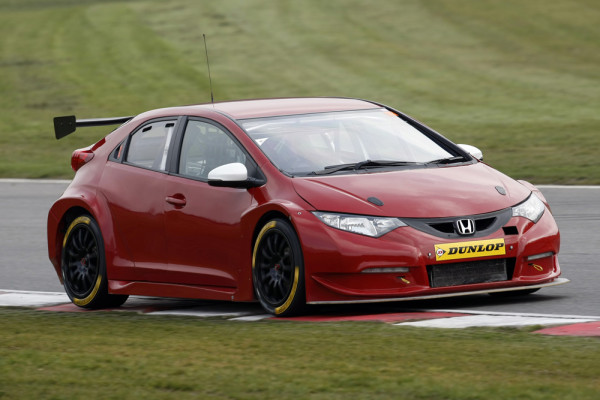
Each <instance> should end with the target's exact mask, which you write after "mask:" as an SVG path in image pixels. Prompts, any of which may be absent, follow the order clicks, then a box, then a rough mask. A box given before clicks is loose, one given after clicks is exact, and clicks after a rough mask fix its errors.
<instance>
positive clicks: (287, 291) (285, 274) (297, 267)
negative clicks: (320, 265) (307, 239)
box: [252, 219, 306, 317]
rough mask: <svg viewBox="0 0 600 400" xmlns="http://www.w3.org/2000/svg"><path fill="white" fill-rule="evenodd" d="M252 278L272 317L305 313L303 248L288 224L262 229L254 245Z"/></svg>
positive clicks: (281, 222)
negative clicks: (303, 311)
mask: <svg viewBox="0 0 600 400" xmlns="http://www.w3.org/2000/svg"><path fill="white" fill-rule="evenodd" d="M252 278H253V281H254V289H255V292H256V296H257V298H258V300H259V301H260V303H261V305H262V306H263V308H264V309H265V310H266V311H268V312H269V313H271V314H274V315H276V316H282V317H283V316H290V315H294V314H298V313H300V312H301V311H302V310H303V308H304V306H305V301H306V300H305V299H306V295H305V289H304V261H303V258H302V248H301V247H300V241H299V240H298V236H297V235H296V232H295V231H294V228H292V226H291V225H290V224H289V223H288V222H287V221H285V220H283V219H273V220H271V221H269V222H267V223H266V224H265V225H264V226H263V228H262V229H261V231H260V233H259V234H258V237H257V239H256V243H255V244H254V252H253V256H252Z"/></svg>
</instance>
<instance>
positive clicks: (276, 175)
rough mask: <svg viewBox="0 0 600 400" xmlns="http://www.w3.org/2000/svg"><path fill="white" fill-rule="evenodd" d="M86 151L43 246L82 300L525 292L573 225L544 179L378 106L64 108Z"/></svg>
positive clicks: (274, 303)
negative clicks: (80, 112) (557, 217)
mask: <svg viewBox="0 0 600 400" xmlns="http://www.w3.org/2000/svg"><path fill="white" fill-rule="evenodd" d="M109 124H122V125H121V126H120V127H118V128H117V129H116V130H114V131H113V132H112V133H110V134H109V135H108V136H106V137H105V138H104V139H102V140H100V141H99V142H98V143H96V144H94V145H92V146H90V147H87V148H84V149H79V150H76V151H75V152H74V153H73V156H72V159H71V165H72V167H73V169H74V170H75V171H77V173H76V175H75V178H74V179H73V181H72V183H71V184H70V186H69V187H68V189H67V190H66V191H65V193H64V194H63V195H62V196H61V198H60V199H58V200H57V201H56V203H54V205H53V206H52V208H51V209H50V212H49V215H48V250H49V256H50V260H51V261H52V264H53V265H54V268H55V269H56V273H57V274H58V277H59V279H60V280H61V282H62V283H63V284H64V287H65V291H66V292H67V294H68V295H69V297H70V298H71V299H72V301H73V303H75V304H76V305H78V306H81V307H87V308H101V307H115V306H119V305H121V304H122V303H123V302H125V300H126V299H127V296H128V295H143V296H164V297H180V298H198V299H215V300H230V301H253V300H258V301H260V303H261V305H262V306H263V307H264V309H265V310H266V311H268V312H270V313H273V314H275V315H278V316H285V315H292V314H297V313H299V312H301V310H302V308H303V306H304V305H305V304H306V303H310V304H320V303H359V302H383V301H398V300H407V299H430V298H438V297H446V296H456V295H464V294H472V293H501V294H505V293H506V292H510V291H514V293H518V294H524V293H530V292H533V291H536V290H538V289H539V288H542V287H546V286H552V285H557V284H561V283H566V282H568V280H567V279H563V278H559V275H560V267H559V264H558V259H557V254H558V251H559V244H560V235H559V231H558V228H557V225H556V223H555V221H554V218H553V217H552V214H551V212H550V208H549V207H548V204H547V202H546V200H545V198H544V196H543V195H542V194H541V193H540V191H539V190H538V189H536V188H535V187H534V186H533V185H531V184H529V183H527V182H523V181H515V180H513V179H511V178H509V177H507V176H506V175H503V174H502V173H500V172H498V171H496V170H494V169H493V168H491V167H489V166H488V165H486V164H484V163H483V162H481V158H482V155H481V152H480V151H479V150H477V149H476V148H475V147H472V146H467V145H456V144H454V143H452V142H451V141H449V140H448V139H446V138H445V137H443V136H442V135H440V134H438V133H436V132H434V131H433V130H431V129H430V128H428V127H426V126H424V125H422V124H421V123H419V122H417V121H415V120H414V119H412V118H410V117H408V116H407V115H405V114H403V113H401V112H399V111H397V110H394V109H392V108H390V107H387V106H385V105H382V104H378V103H374V102H369V101H364V100H357V99H344V98H289V99H264V100H246V101H231V102H222V103H214V104H203V105H193V106H185V107H174V108H165V109H159V110H153V111H149V112H146V113H143V114H140V115H138V116H136V117H120V118H105V119H92V120H77V119H76V118H75V117H74V116H69V117H57V118H55V119H54V125H55V132H56V137H57V138H61V137H64V136H66V135H68V134H69V133H71V132H73V131H75V129H76V128H77V127H80V126H90V125H109Z"/></svg>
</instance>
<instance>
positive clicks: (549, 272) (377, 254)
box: [294, 210, 568, 303]
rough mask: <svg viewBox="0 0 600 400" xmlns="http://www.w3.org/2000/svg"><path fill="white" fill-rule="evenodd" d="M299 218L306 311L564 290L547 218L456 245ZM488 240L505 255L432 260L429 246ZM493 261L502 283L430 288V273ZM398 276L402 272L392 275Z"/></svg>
mask: <svg viewBox="0 0 600 400" xmlns="http://www.w3.org/2000/svg"><path fill="white" fill-rule="evenodd" d="M303 214H304V216H303V217H295V218H294V223H295V225H296V228H297V231H298V233H299V236H300V240H301V242H302V247H303V252H304V261H305V262H304V264H305V274H306V300H307V302H308V303H355V302H383V301H399V300H414V299H427V298H439V297H449V296H459V295H467V294H476V293H490V292H497V291H511V290H523V289H536V288H540V287H547V286H554V285H557V284H562V283H566V282H568V280H566V279H558V277H559V276H560V274H561V271H560V266H559V263H558V256H557V254H558V252H559V248H560V234H559V231H558V227H557V226H556V223H555V221H554V218H553V217H552V215H551V213H550V212H549V210H546V211H545V212H544V215H543V216H542V217H541V218H540V220H539V221H538V222H537V223H535V224H534V223H533V222H531V221H529V220H527V219H525V218H522V217H512V218H511V219H510V220H509V221H508V222H507V223H506V224H505V225H504V227H503V228H501V229H499V230H498V231H496V232H494V233H493V234H490V235H489V236H486V237H482V238H477V239H469V238H465V239H460V240H457V239H443V238H440V237H436V236H433V235H430V234H428V233H424V232H422V231H419V230H416V229H414V228H411V227H402V228H398V229H396V230H394V231H392V232H390V233H388V234H386V235H384V236H382V237H379V238H371V237H367V236H361V235H357V234H353V233H349V232H344V231H340V230H337V229H333V228H330V227H327V226H326V225H325V224H323V223H322V222H320V221H319V220H318V219H317V218H316V217H314V216H312V214H310V213H303ZM505 227H511V228H510V229H504V228H505ZM493 239H502V241H503V243H504V245H505V254H502V255H491V256H485V257H476V256H473V255H472V254H465V255H464V257H462V258H461V259H459V260H450V261H438V260H436V252H435V248H436V247H435V246H436V245H440V244H442V245H443V244H448V243H453V242H457V241H458V242H461V241H464V242H468V241H473V240H477V241H479V240H483V241H485V240H493ZM540 255H542V257H539V256H540ZM532 257H533V259H531V258H532ZM536 257H539V258H536ZM493 259H506V260H507V262H506V264H507V265H508V268H507V269H508V272H507V277H506V279H504V280H496V281H485V282H481V283H469V284H456V285H454V286H442V287H433V286H434V285H432V282H431V268H432V266H443V265H448V266H450V264H452V263H455V262H457V261H459V262H465V263H470V262H474V263H477V262H479V261H481V260H493ZM372 268H376V269H377V271H384V270H386V268H393V270H391V271H394V272H380V273H365V271H366V270H367V271H368V270H369V269H372ZM399 270H401V271H402V272H397V271H399Z"/></svg>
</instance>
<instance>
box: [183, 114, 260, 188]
mask: <svg viewBox="0 0 600 400" xmlns="http://www.w3.org/2000/svg"><path fill="white" fill-rule="evenodd" d="M246 161H247V159H246V154H245V153H244V152H243V151H242V150H241V149H240V148H239V147H238V145H237V144H236V143H235V142H234V141H233V140H232V139H231V138H230V137H229V136H228V135H227V134H226V133H225V131H223V130H222V129H220V128H218V127H217V126H215V125H211V124H208V123H206V122H202V121H194V120H190V121H189V122H188V124H187V126H186V128H185V133H184V136H183V144H182V146H181V157H180V159H179V173H180V174H181V175H186V176H190V177H193V178H200V179H206V178H207V177H208V173H209V172H210V171H212V170H213V169H215V168H217V167H219V166H221V165H225V164H230V163H235V162H239V163H242V164H247V163H246ZM247 167H248V165H247Z"/></svg>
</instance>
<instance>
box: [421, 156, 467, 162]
mask: <svg viewBox="0 0 600 400" xmlns="http://www.w3.org/2000/svg"><path fill="white" fill-rule="evenodd" d="M458 161H466V158H464V157H463V156H455V157H449V158H439V159H437V160H432V161H427V162H426V163H425V164H451V163H455V162H458Z"/></svg>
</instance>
